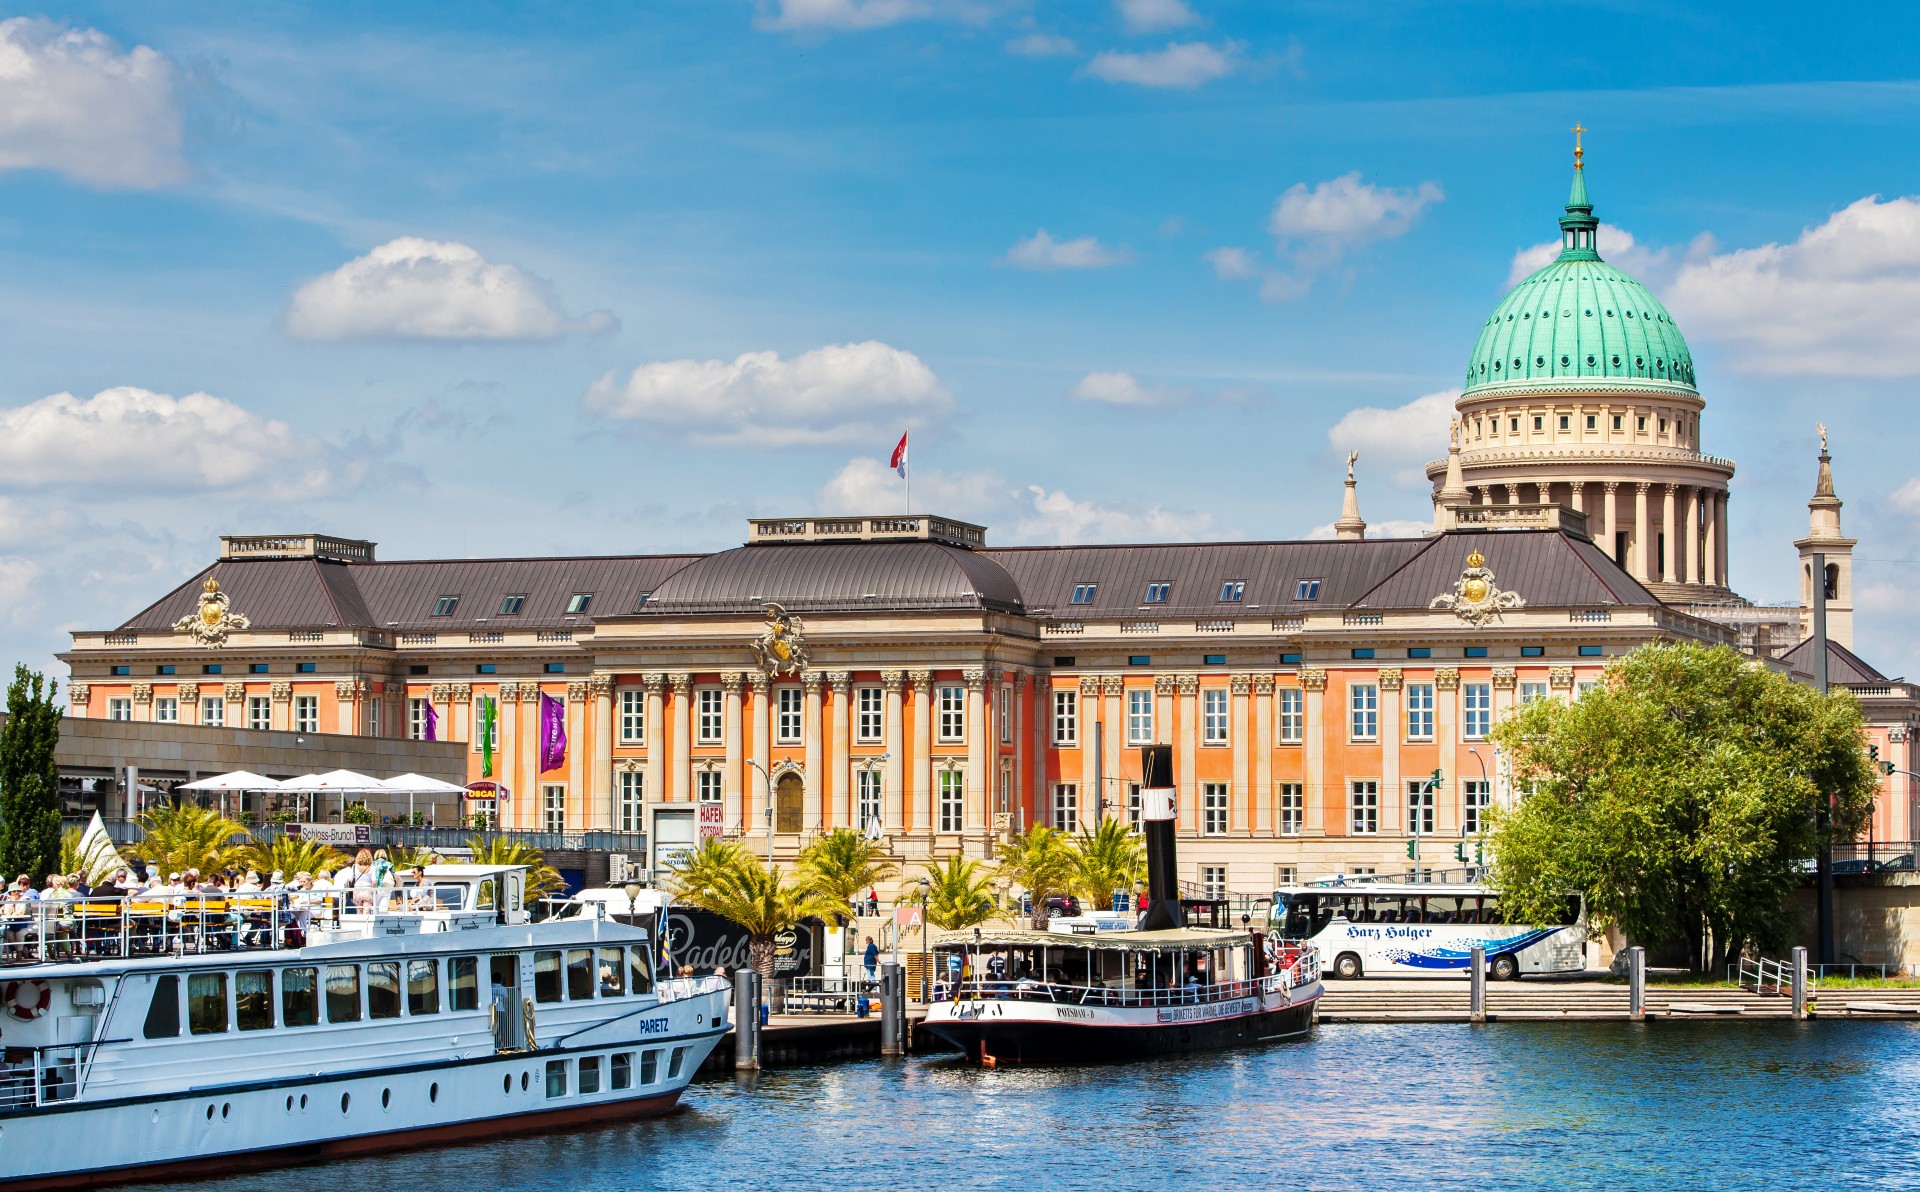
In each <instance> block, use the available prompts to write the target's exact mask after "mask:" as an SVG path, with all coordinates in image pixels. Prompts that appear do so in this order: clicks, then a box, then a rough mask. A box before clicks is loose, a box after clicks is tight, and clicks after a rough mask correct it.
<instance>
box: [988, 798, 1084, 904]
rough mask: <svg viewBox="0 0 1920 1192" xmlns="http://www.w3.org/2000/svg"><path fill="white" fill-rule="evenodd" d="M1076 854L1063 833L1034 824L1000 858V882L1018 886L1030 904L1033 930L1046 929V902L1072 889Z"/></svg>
mask: <svg viewBox="0 0 1920 1192" xmlns="http://www.w3.org/2000/svg"><path fill="white" fill-rule="evenodd" d="M1078 861H1079V854H1078V853H1077V852H1076V851H1075V849H1074V847H1073V844H1072V843H1071V841H1070V840H1069V838H1068V837H1067V835H1066V833H1064V832H1056V831H1054V830H1053V829H1052V828H1049V827H1047V826H1046V825H1045V824H1035V825H1033V827H1031V828H1029V829H1027V832H1026V835H1024V836H1015V837H1014V838H1013V840H1012V842H1011V843H1009V844H1008V845H1007V848H1006V851H1005V852H1004V853H1002V854H1001V857H1000V878H1001V880H1002V881H1005V882H1008V883H1010V884H1011V885H1015V886H1019V887H1020V888H1021V889H1023V890H1025V891H1026V892H1027V897H1028V898H1030V899H1032V901H1033V909H1032V923H1033V926H1034V928H1035V930H1042V931H1043V930H1045V929H1046V926H1047V899H1049V898H1051V897H1053V896H1054V895H1055V894H1065V893H1067V892H1069V891H1070V890H1072V889H1073V884H1074V881H1075V880H1076V879H1077V878H1078V876H1079V873H1080V867H1079V864H1078Z"/></svg>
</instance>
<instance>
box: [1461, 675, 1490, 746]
mask: <svg viewBox="0 0 1920 1192" xmlns="http://www.w3.org/2000/svg"><path fill="white" fill-rule="evenodd" d="M1460 699H1461V704H1462V715H1461V723H1460V728H1461V731H1462V732H1463V733H1464V734H1465V735H1466V738H1467V740H1469V741H1481V740H1485V739H1486V735H1487V734H1488V733H1490V732H1492V731H1493V684H1491V683H1463V684H1461V686H1460Z"/></svg>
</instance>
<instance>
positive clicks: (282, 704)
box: [133, 683, 293, 732]
mask: <svg viewBox="0 0 1920 1192" xmlns="http://www.w3.org/2000/svg"><path fill="white" fill-rule="evenodd" d="M143 688H144V689H145V691H144V698H143V694H142V689H143ZM268 693H269V696H270V698H271V699H272V700H273V727H274V728H277V729H279V730H280V731H281V732H285V731H287V730H288V729H290V728H292V727H293V684H291V683H275V684H274V685H273V686H272V687H270V688H268ZM143 703H144V704H146V705H147V707H146V709H144V710H143V709H142V708H141V706H140V705H141V704H143ZM152 709H153V688H152V687H149V686H147V684H145V683H135V684H134V685H133V718H134V719H135V720H150V719H152V715H151V713H152Z"/></svg>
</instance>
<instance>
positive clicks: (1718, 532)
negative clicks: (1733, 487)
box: [1713, 492, 1733, 584]
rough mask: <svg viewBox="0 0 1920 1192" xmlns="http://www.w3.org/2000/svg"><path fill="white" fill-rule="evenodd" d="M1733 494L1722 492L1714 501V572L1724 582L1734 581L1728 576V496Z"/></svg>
mask: <svg viewBox="0 0 1920 1192" xmlns="http://www.w3.org/2000/svg"><path fill="white" fill-rule="evenodd" d="M1732 495H1733V494H1732V493H1730V492H1722V493H1720V494H1718V496H1716V497H1715V499H1714V502H1713V511H1714V522H1715V528H1714V535H1713V573H1714V574H1715V575H1716V576H1718V577H1719V579H1720V582H1721V583H1723V584H1730V583H1731V582H1732V581H1730V580H1729V579H1728V578H1727V498H1728V497H1731V496H1732Z"/></svg>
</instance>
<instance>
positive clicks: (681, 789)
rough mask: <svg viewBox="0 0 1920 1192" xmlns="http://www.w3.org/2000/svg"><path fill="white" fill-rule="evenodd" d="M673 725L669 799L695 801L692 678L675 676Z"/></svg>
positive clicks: (670, 679)
mask: <svg viewBox="0 0 1920 1192" xmlns="http://www.w3.org/2000/svg"><path fill="white" fill-rule="evenodd" d="M668 682H669V683H671V684H672V686H673V723H672V724H671V725H670V726H668V731H669V732H670V733H672V739H671V740H670V741H668V742H667V756H668V758H669V760H668V763H667V770H668V773H669V774H670V777H669V778H668V781H669V782H670V783H672V784H673V790H672V792H671V793H670V794H668V795H667V798H668V799H670V800H672V801H673V802H676V803H686V802H690V801H691V800H692V799H693V676H692V675H687V674H679V675H672V676H670V677H669V679H668Z"/></svg>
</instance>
